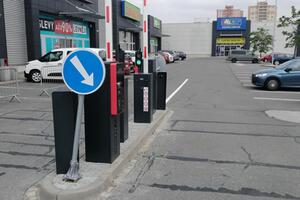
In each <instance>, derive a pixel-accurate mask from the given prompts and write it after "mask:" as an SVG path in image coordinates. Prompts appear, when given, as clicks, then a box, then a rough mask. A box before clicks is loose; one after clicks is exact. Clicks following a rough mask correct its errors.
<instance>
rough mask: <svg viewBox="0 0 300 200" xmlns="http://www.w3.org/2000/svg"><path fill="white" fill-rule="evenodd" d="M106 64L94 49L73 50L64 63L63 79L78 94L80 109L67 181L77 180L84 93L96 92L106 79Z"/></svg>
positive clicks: (65, 178)
mask: <svg viewBox="0 0 300 200" xmlns="http://www.w3.org/2000/svg"><path fill="white" fill-rule="evenodd" d="M105 73H106V72H105V66H104V63H103V61H102V59H101V58H100V57H99V56H98V55H97V54H96V53H94V52H93V51H88V50H77V51H74V52H72V53H71V54H70V55H69V56H68V57H67V59H66V60H65V62H64V64H63V70H62V75H63V80H64V82H65V84H66V85H67V87H68V88H69V89H70V90H71V91H73V92H75V93H76V94H78V110H77V118H76V126H75V136H74V143H73V152H72V160H71V162H70V168H69V171H68V172H67V174H66V175H65V176H64V180H65V181H73V182H77V181H78V180H79V179H80V178H81V176H80V174H79V163H78V161H77V157H78V151H79V141H80V131H81V122H82V114H83V108H84V95H88V94H92V93H94V92H96V91H97V90H98V89H99V88H100V87H101V86H102V84H103V82H104V80H105Z"/></svg>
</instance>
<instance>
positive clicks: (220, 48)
mask: <svg viewBox="0 0 300 200" xmlns="http://www.w3.org/2000/svg"><path fill="white" fill-rule="evenodd" d="M216 47H217V48H216V56H228V54H229V51H230V50H235V49H243V45H217V46H216Z"/></svg>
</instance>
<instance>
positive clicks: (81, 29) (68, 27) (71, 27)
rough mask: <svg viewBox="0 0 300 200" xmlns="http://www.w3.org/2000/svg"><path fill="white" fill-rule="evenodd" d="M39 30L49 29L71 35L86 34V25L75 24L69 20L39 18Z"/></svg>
mask: <svg viewBox="0 0 300 200" xmlns="http://www.w3.org/2000/svg"><path fill="white" fill-rule="evenodd" d="M39 24H40V30H44V31H51V32H55V33H57V34H63V35H72V34H82V35H86V34H87V26H85V25H81V24H77V23H76V22H73V21H71V20H51V19H42V18H41V19H40V20H39Z"/></svg>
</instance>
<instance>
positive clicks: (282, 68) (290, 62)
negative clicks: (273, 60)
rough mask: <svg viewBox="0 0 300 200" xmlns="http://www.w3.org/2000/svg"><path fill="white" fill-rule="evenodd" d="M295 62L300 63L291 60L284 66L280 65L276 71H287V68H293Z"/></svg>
mask: <svg viewBox="0 0 300 200" xmlns="http://www.w3.org/2000/svg"><path fill="white" fill-rule="evenodd" d="M295 62H299V61H297V60H290V61H287V62H285V63H283V64H281V65H278V66H277V67H276V69H278V70H284V69H286V68H288V67H291V66H292V65H293V64H294V63H295Z"/></svg>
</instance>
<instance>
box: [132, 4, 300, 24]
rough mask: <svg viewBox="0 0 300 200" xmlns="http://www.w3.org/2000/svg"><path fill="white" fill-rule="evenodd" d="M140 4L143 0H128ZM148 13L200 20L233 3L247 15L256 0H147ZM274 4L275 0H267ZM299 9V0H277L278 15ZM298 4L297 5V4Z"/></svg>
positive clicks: (213, 16) (164, 17)
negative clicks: (294, 8)
mask: <svg viewBox="0 0 300 200" xmlns="http://www.w3.org/2000/svg"><path fill="white" fill-rule="evenodd" d="M129 1H130V2H132V3H134V4H135V5H138V6H141V4H142V3H141V2H142V1H143V0H129ZM148 2H149V14H151V15H154V16H156V17H158V18H160V19H161V20H163V23H178V22H193V21H194V19H196V18H198V19H200V20H201V21H207V20H208V19H210V20H214V19H216V15H217V14H216V10H217V9H223V8H224V7H225V5H234V7H235V8H238V9H242V10H243V11H244V16H245V17H247V15H248V14H247V12H248V6H249V5H255V4H256V2H257V0H148ZM268 2H269V3H270V4H275V0H268ZM292 5H295V6H296V8H297V9H300V0H278V16H279V17H280V16H282V15H289V14H290V10H291V6H292ZM297 5H298V6H297Z"/></svg>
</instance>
